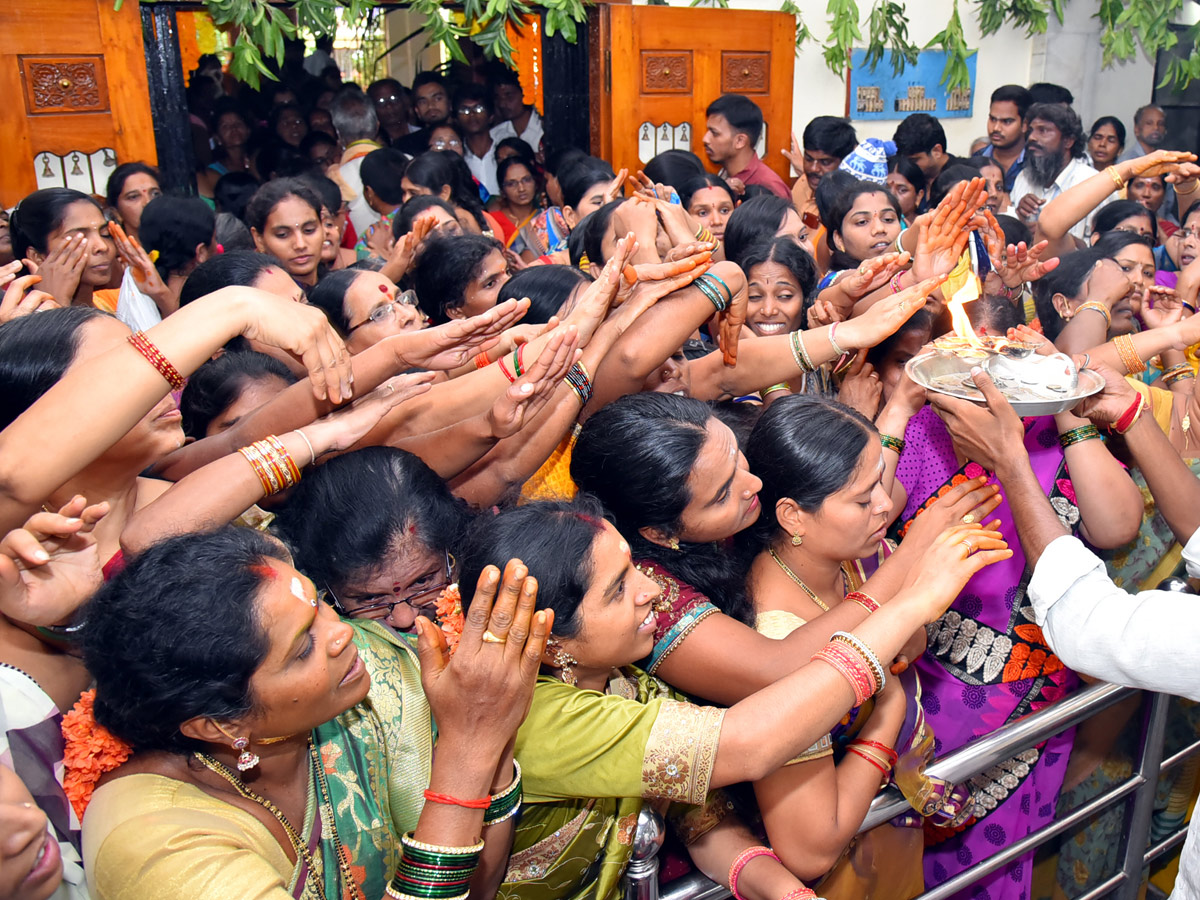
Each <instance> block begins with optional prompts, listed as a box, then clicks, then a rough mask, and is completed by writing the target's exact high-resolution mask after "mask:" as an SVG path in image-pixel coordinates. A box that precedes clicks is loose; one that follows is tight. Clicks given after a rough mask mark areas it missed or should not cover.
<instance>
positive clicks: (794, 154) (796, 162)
mask: <svg viewBox="0 0 1200 900" xmlns="http://www.w3.org/2000/svg"><path fill="white" fill-rule="evenodd" d="M779 152H780V153H782V154H783V156H784V159H786V160H787V161H788V162H789V163H791V164H792V171H793V172H795V173H796V174H797V175H799V176H800V177H801V178H803V177H804V152H803V151H802V150H801V149H800V142H799V141H798V140H796V132H794V131H793V132H792V146H791V149H783V150H780V151H779Z"/></svg>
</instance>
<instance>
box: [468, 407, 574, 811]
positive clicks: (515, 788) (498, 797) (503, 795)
mask: <svg viewBox="0 0 1200 900" xmlns="http://www.w3.org/2000/svg"><path fill="white" fill-rule="evenodd" d="M572 387H573V385H572ZM513 771H514V773H515V774H514V775H513V780H512V784H510V785H509V786H508V787H506V788H505V789H504V790H502V791H501V792H500V793H499V794H493V795H492V803H491V805H490V806H489V807H488V808H487V812H485V813H484V814H483V824H484V826H485V827H486V826H488V825H497V824H499V823H500V822H503V821H504V820H505V819H509V818H512V817H513V816H514V815H516V813H517V810H518V809H519V808H520V806H521V800H522V799H524V791H523V790H522V785H521V764H520V763H518V762H517V761H516V760H515V759H514V760H513Z"/></svg>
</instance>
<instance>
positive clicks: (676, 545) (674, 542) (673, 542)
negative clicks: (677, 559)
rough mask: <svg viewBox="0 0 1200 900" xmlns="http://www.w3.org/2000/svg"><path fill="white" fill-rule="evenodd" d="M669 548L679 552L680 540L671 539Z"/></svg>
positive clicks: (668, 544)
mask: <svg viewBox="0 0 1200 900" xmlns="http://www.w3.org/2000/svg"><path fill="white" fill-rule="evenodd" d="M667 546H668V547H670V548H671V549H672V550H678V549H679V538H671V539H670V540H669V541H667Z"/></svg>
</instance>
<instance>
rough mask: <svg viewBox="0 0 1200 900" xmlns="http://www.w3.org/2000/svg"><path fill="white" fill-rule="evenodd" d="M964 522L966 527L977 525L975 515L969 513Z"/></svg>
mask: <svg viewBox="0 0 1200 900" xmlns="http://www.w3.org/2000/svg"><path fill="white" fill-rule="evenodd" d="M962 522H963V524H964V525H974V524H975V515H974V514H973V513H967V514H966V515H965V516H963V517H962Z"/></svg>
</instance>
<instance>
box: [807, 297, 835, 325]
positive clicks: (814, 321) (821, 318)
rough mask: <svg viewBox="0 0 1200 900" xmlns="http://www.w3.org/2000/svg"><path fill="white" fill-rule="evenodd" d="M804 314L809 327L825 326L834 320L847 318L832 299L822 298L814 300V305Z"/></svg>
mask: <svg viewBox="0 0 1200 900" xmlns="http://www.w3.org/2000/svg"><path fill="white" fill-rule="evenodd" d="M804 315H805V319H806V321H807V322H808V327H809V328H823V327H824V326H826V325H832V324H833V323H834V322H841V321H843V320H844V318H845V316H844V315H843V313H842V311H841V310H840V309H839V308H838V307H837V306H836V305H835V304H834V302H833V301H832V300H821V299H820V298H818V299H817V300H814V301H813V305H812V306H810V307H809V308H808V312H806V313H805V314H804Z"/></svg>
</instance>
